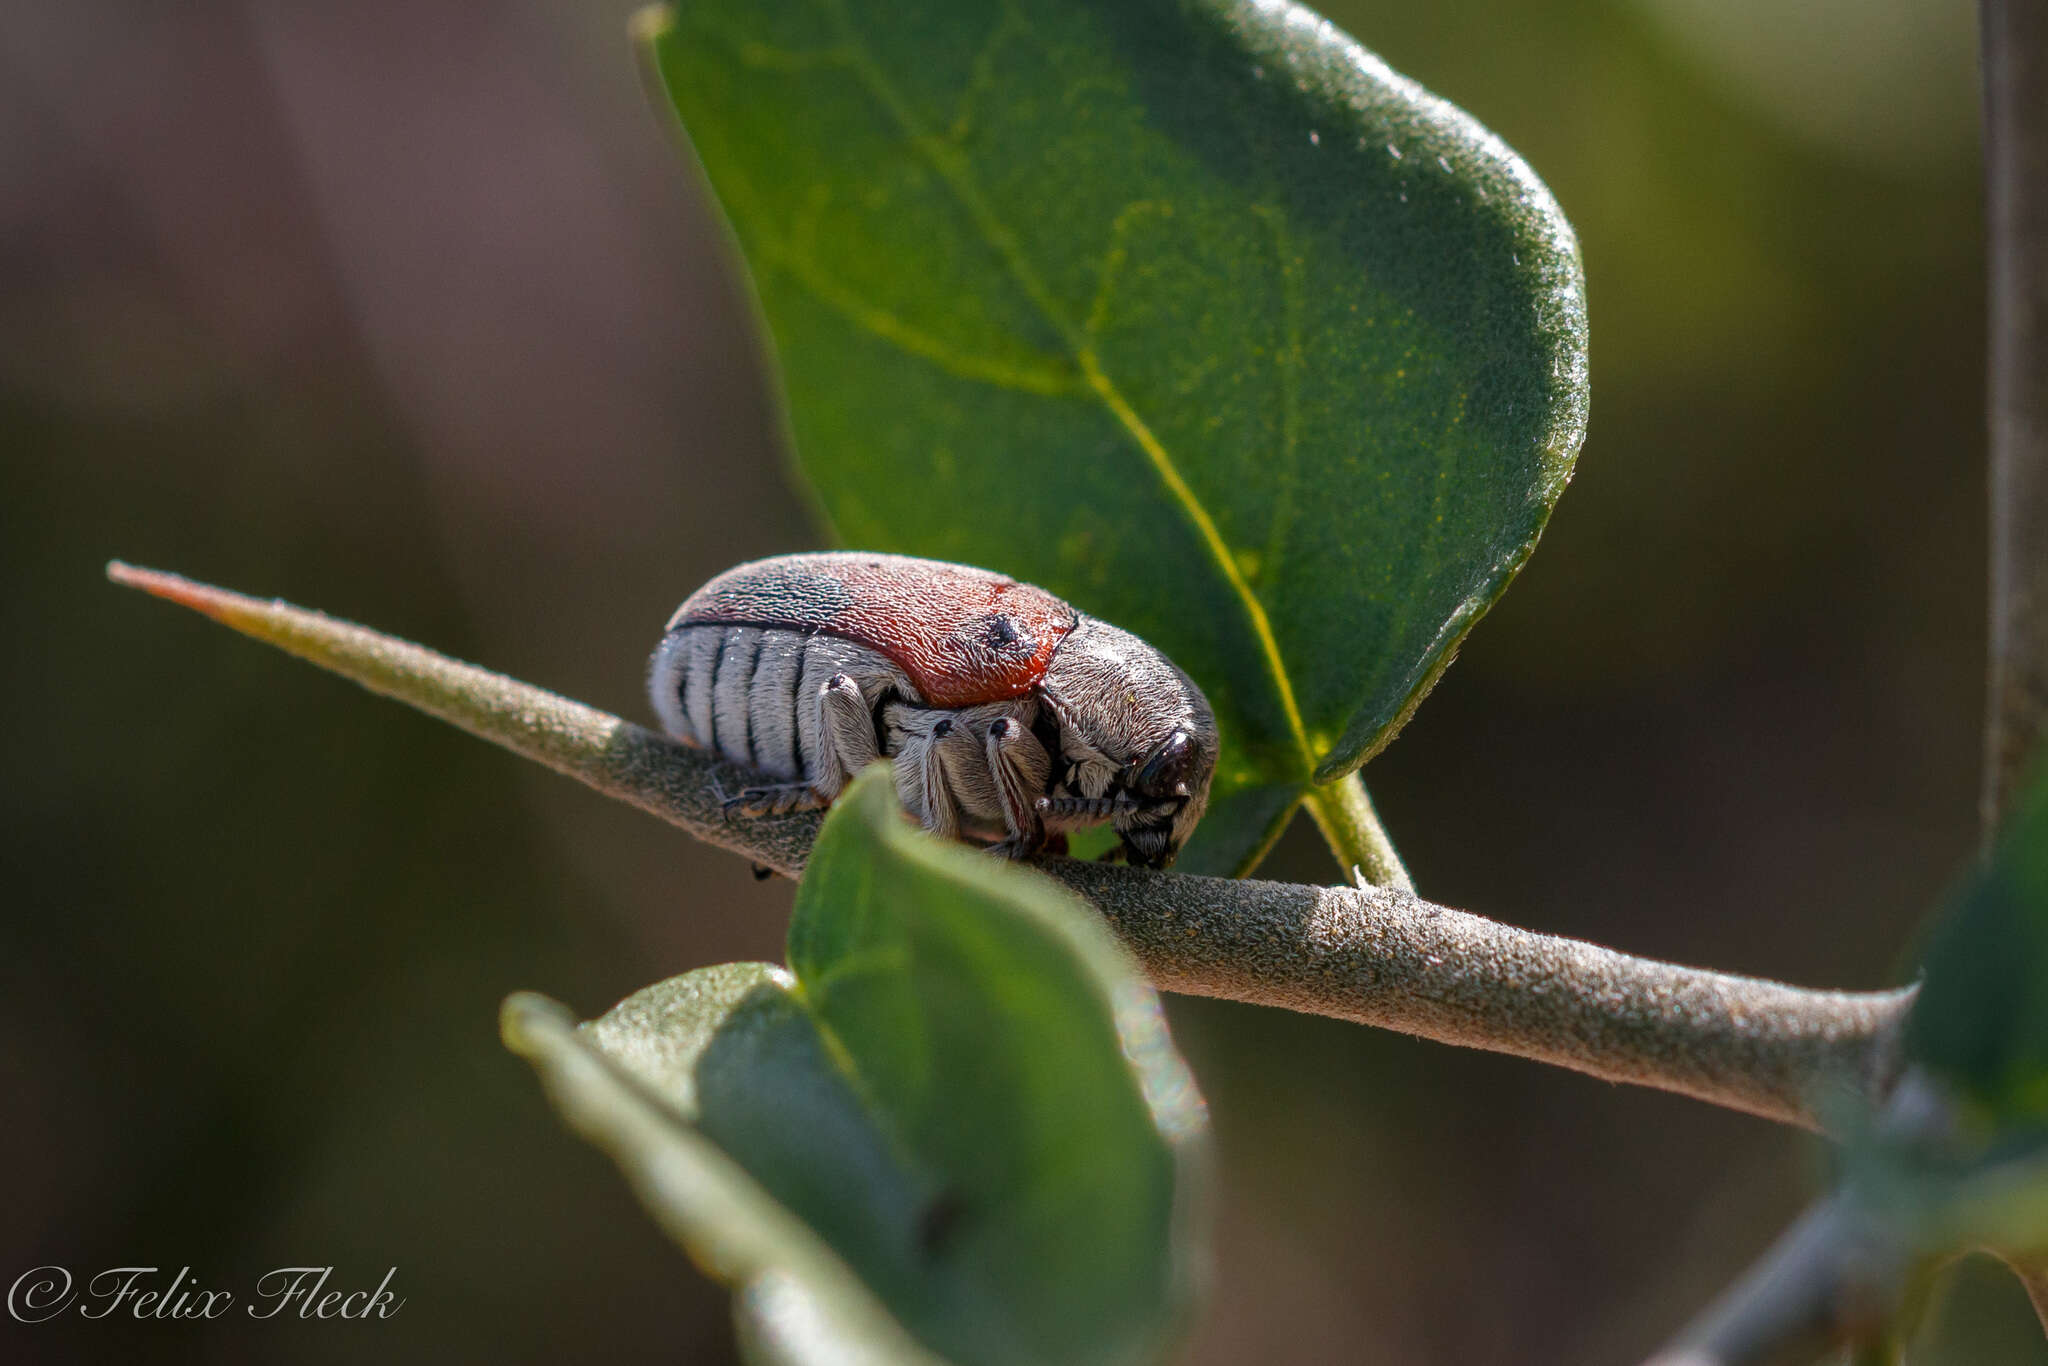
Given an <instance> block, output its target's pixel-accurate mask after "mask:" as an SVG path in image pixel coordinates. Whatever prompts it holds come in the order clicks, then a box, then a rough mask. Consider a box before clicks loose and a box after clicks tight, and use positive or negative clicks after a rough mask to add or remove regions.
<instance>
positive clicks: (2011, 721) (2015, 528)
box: [1981, 0, 2048, 840]
mask: <svg viewBox="0 0 2048 1366" xmlns="http://www.w3.org/2000/svg"><path fill="white" fill-rule="evenodd" d="M1981 17H1982V29H1983V55H1984V189H1985V195H1984V197H1985V229H1986V251H1987V254H1988V257H1989V266H1990V271H1989V274H1990V279H1989V287H1990V296H1989V327H1990V334H1989V338H1988V342H1989V356H1988V359H1989V393H1988V401H1989V404H1988V413H1989V419H1990V422H1989V427H1990V431H1989V437H1990V446H1991V449H1990V456H1991V460H1990V470H1991V478H1990V494H1991V658H1990V688H1989V697H1988V699H1987V706H1986V715H1985V726H1984V735H1985V762H1984V794H1983V814H1984V827H1985V831H1986V836H1985V837H1986V839H1987V840H1988V839H1989V838H1990V832H1991V831H1992V830H1993V829H1994V828H1995V827H1996V826H1997V824H1998V820H1999V817H2000V816H2001V815H2002V814H2003V812H2004V811H2005V810H2006V808H2007V806H2008V804H2009V803H2010V801H2011V798H2012V796H2013V794H2014V793H2015V792H2016V791H2017V790H2018V788H2019V785H2020V783H2021V781H2022V780H2023V779H2024V778H2025V776H2026V775H2025V772H2024V769H2025V766H2026V764H2027V763H2028V762H2029V759H2030V757H2031V756H2032V755H2033V754H2034V753H2036V752H2037V751H2038V749H2039V748H2040V746H2041V744H2042V742H2043V740H2044V739H2048V5H2043V4H2041V3H2040V0H1984V3H1983V5H1982V9H1981Z"/></svg>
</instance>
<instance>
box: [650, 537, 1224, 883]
mask: <svg viewBox="0 0 2048 1366" xmlns="http://www.w3.org/2000/svg"><path fill="white" fill-rule="evenodd" d="M648 693H649V695H650V696H651V697H652V698H653V701H654V710H655V712H656V713H657V714H658V715H659V716H660V717H661V721H662V725H663V727H664V728H665V729H666V730H667V731H668V733H669V734H670V735H672V736H674V737H675V738H676V739H678V740H682V741H684V742H685V743H687V744H691V745H696V746H698V747H700V748H703V749H708V750H712V751H714V752H716V753H718V754H720V755H722V756H724V757H725V758H727V759H729V760H731V761H732V762H733V763H736V764H744V765H746V766H748V767H750V768H755V769H759V770H761V771H762V772H764V773H766V774H768V775H769V776H770V777H773V778H775V779H777V780H778V781H777V782H776V783H774V784H773V785H770V786H764V787H754V788H748V789H747V790H745V791H744V792H741V793H740V794H739V795H738V796H736V797H733V798H732V799H730V801H729V802H728V803H727V805H728V807H737V808H740V809H744V810H746V811H749V812H753V813H756V814H776V813H780V812H785V811H796V810H803V809H811V808H816V807H820V806H826V805H829V804H830V803H831V801H832V800H833V799H834V798H835V797H837V796H838V795H839V792H840V790H841V789H842V788H844V787H845V786H846V784H847V783H849V782H851V781H852V780H853V776H854V775H855V774H856V773H858V772H860V770H861V769H862V768H864V767H865V766H867V765H868V764H870V763H872V762H874V761H875V760H876V759H879V758H885V757H886V758H887V759H889V760H890V764H891V767H892V768H893V770H894V772H895V777H896V790H897V793H898V794H899V795H900V796H901V797H902V799H903V804H904V806H905V807H906V808H907V809H908V810H909V811H910V812H911V814H912V815H914V816H916V817H917V818H918V819H919V820H920V821H922V822H923V824H924V826H925V828H926V829H927V830H930V831H932V832H934V833H935V834H940V835H945V836H950V837H954V838H962V839H968V840H972V841H975V842H977V843H985V844H990V845H992V846H993V847H994V849H995V850H996V851H997V852H998V853H1001V854H1004V855H1007V856H1008V857H1011V858H1028V857H1030V856H1031V855H1032V854H1035V853H1037V852H1039V851H1040V850H1041V849H1045V848H1048V847H1050V848H1052V849H1054V850H1056V851H1057V850H1060V849H1062V848H1063V847H1064V845H1065V832H1066V831H1068V830H1071V829H1076V828H1079V827H1081V826H1088V825H1099V824H1101V823H1103V822H1105V821H1107V822H1109V823H1110V824H1111V825H1113V826H1114V828H1115V830H1116V833H1117V836H1118V838H1119V841H1120V846H1119V848H1117V849H1113V850H1111V855H1112V856H1115V855H1121V856H1123V857H1126V858H1128V859H1129V860H1130V861H1131V862H1132V863H1136V864H1141V865H1143V866H1146V867H1151V868H1163V867H1165V866H1166V865H1167V864H1169V863H1171V862H1173V858H1174V855H1175V854H1177V853H1179V852H1180V847H1181V845H1182V844H1184V843H1185V842H1186V841H1187V838H1188V833H1189V832H1190V831H1192V830H1193V829H1194V828H1195V822H1197V821H1199V820H1200V819H1201V817H1202V811H1203V809H1204V808H1205V807H1207V805H1208V803H1209V781H1210V778H1211V777H1212V776H1213V775H1214V773H1215V770H1216V753H1217V736H1216V718H1215V714H1214V713H1213V712H1212V711H1210V709H1209V702H1208V699H1206V698H1205V697H1203V696H1202V690H1201V689H1200V688H1198V687H1196V686H1195V684H1194V682H1193V681H1192V680H1191V679H1189V677H1188V676H1187V675H1186V674H1184V673H1182V672H1181V671H1180V670H1179V669H1178V668H1176V667H1174V664H1173V662H1172V661H1171V660H1169V659H1167V657H1166V656H1165V655H1163V654H1161V653H1160V652H1159V651H1158V650H1155V649H1153V648H1152V647H1151V646H1150V645H1147V644H1146V643H1145V642H1144V641H1142V640H1140V639H1138V638H1137V637H1136V636H1134V635H1132V634H1131V633H1130V632H1128V631H1124V630H1119V629H1118V628H1117V627H1114V626H1111V625H1110V624H1109V623H1108V622H1106V621H1102V620H1099V619H1098V618H1095V617H1091V616H1088V615H1087V614H1085V613H1082V612H1077V611H1075V610H1074V609H1073V608H1072V607H1070V606H1068V605H1067V604H1066V603H1065V602H1062V601H1061V600H1060V599H1058V598H1056V597H1054V596H1053V595H1052V594H1050V593H1048V592H1046V591H1045V590H1044V589H1042V588H1034V587H1032V586H1031V585H1030V584H1027V583H1019V582H1017V581H1016V580H1015V579H1011V578H1006V577H1004V576H1003V575H1001V574H993V573H990V572H989V571H988V570H985V569H974V568H970V567H969V566H967V565H959V564H947V563H945V562H943V561H939V560H919V559H912V558H910V557H908V556H903V555H881V554H869V553H862V552H852V551H843V552H822V553H817V554H809V555H782V556H777V557H776V558H773V559H767V560H756V561H754V562H752V563H750V564H743V565H740V566H739V567H738V568H736V569H730V570H727V571H726V572H725V573H723V574H720V575H719V576H718V577H717V578H715V579H713V580H712V581H711V582H710V583H707V584H705V585H704V586H703V587H702V588H700V589H698V590H697V591H696V592H695V593H693V594H691V595H690V597H689V599H688V600H687V601H685V602H684V603H683V605H682V606H681V607H679V608H677V609H676V613H675V615H674V616H673V617H672V618H670V619H669V623H668V630H667V632H666V634H664V635H663V637H662V640H661V644H660V646H659V647H657V648H656V650H655V652H654V659H653V661H652V663H651V665H650V666H649V669H648Z"/></svg>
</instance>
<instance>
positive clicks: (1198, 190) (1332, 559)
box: [642, 0, 1586, 870]
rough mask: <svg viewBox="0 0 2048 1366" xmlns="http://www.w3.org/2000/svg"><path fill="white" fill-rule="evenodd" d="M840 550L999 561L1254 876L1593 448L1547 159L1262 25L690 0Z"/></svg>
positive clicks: (1200, 9) (1144, 13) (1414, 686)
mask: <svg viewBox="0 0 2048 1366" xmlns="http://www.w3.org/2000/svg"><path fill="white" fill-rule="evenodd" d="M642 29H643V33H644V34H645V36H646V37H647V38H648V39H649V41H650V43H651V47H652V51H653V56H654V64H655V67H656V70H657V71H658V73H659V76H660V79H661V81H662V83H663V85H664V86H665V88H666V90H667V93H668V95H669V96H670V97H671V99H672V100H673V102H674V105H675V107H676V109H677V110H678V111H679V112H680V113H681V115H682V120H683V123H684V125H685V127H686V129H687V132H688V134H689V137H690V140H691V142H692V143H693V144H694V146H695V148H696V150H697V153H698V155H699V157H700V158H701V161H702V164H703V167H704V169H705V170H706V172H707V173H708V175H709V178H710V181H711V184H712V186H713V188H714V190H715V191H716V193H717V195H718V197H719V199H720V201H721V202H722V203H723V205H724V207H725V210H726V213H727V215H728V217H729V219H730V221H731V223H732V226H733V229H734V231H735V233H736V235H737V237H738V240H739V244H740V246H741V248H742V249H743V251H744V253H745V256H746V259H747V261H748V262H749V264H750V265H751V267H752V277H753V283H754V287H755V290H756V292H757V294H758V297H759V300H760V304H761V306H762V309H763V311H764V312H765V314H766V318H767V322H768V324H769V326H770V329H771V331H772V334H773V338H774V343H775V348H776V351H777V353H778V355H779V359H780V363H781V369H782V377H783V380H784V383H785V385H786V388H787V395H788V421H789V425H790V428H791V430H792V433H793V435H794V439H795V445H796V449H797V452H798V455H799V457H800V460H801V464H802V467H803V470H804V472H805V473H806V474H807V475H808V476H809V478H810V481H811V483H812V486H813V487H814V488H815V490H816V492H817V496H818V498H819V500H820V502H821V503H822V504H823V507H824V510H825V511H826V512H827V513H828V515H829V516H830V518H831V520H832V522H833V524H834V526H835V527H836V529H837V531H838V533H839V535H840V536H841V537H842V538H843V539H844V540H845V541H846V542H847V543H849V544H853V545H857V546H862V547H869V548H875V549H888V550H899V551H905V552H909V553H913V554H921V555H930V556H937V557H942V558H948V559H958V560H965V561H970V562H973V563H978V564H983V565H987V566H990V567H992V568H996V569H1001V570H1004V571H1007V572H1009V573H1013V574H1015V575H1017V576H1019V577H1021V578H1026V579H1030V580H1032V581H1035V582H1038V583H1041V584H1043V585H1045V586H1046V587H1048V588H1051V589H1053V590H1054V591H1056V592H1059V593H1061V594H1063V595H1065V596H1066V597H1068V598H1069V599H1070V600H1072V601H1073V602H1074V603H1075V604H1076V605H1078V606H1080V607H1081V608H1082V609H1083V610H1086V611H1090V612H1093V613H1096V614H1097V615H1099V616H1103V617H1105V618H1107V619H1109V620H1111V621H1114V622H1116V623H1117V624H1119V625H1122V626H1125V627H1128V628H1129V629H1131V630H1134V631H1136V632H1138V633H1139V634H1140V635H1143V636H1145V637H1146V638H1147V639H1149V640H1151V641H1152V642H1153V643H1154V644H1156V645H1158V646H1160V647H1161V648H1162V649H1164V650H1166V651H1167V653H1168V654H1170V655H1172V656H1173V658H1174V659H1175V660H1176V661H1177V662H1179V663H1180V664H1181V665H1182V666H1183V667H1184V668H1186V669H1187V670H1188V671H1189V672H1190V673H1191V674H1192V675H1193V676H1194V677H1195V678H1196V679H1197V680H1198V681H1199V682H1200V683H1201V684H1202V686H1203V687H1204V688H1205V689H1206V690H1207V691H1208V692H1209V695H1210V697H1211V699H1212V701H1214V703H1215V704H1216V708H1217V712H1218V718H1219V721H1220V722H1221V725H1222V728H1223V733H1224V744H1225V749H1224V757H1223V761H1222V766H1221V769H1220V771H1219V775H1218V778H1219V781H1218V785H1217V797H1218V801H1217V803H1216V807H1215V809H1214V810H1213V812H1212V814H1211V815H1210V817H1209V818H1208V820H1207V822H1206V823H1205V825H1204V827H1203V830H1202V832H1201V833H1200V834H1198V835H1197V837H1196V840H1195V842H1194V844H1193V845H1191V846H1190V852H1189V855H1188V857H1189V859H1190V861H1191V863H1192V864H1193V865H1194V866H1196V867H1198V868H1204V869H1212V870H1231V869H1236V868H1241V867H1244V866H1248V864H1249V863H1250V862H1251V861H1252V860H1254V859H1255V858H1256V857H1257V854H1258V852H1259V850H1260V849H1262V848H1263V846H1264V844H1265V843H1266V841H1267V840H1268V839H1269V838H1270V836H1271V835H1272V834H1273V833H1274V832H1275V831H1276V830H1277V827H1278V824H1279V822H1280V820H1281V818H1282V817H1283V816H1284V815H1285V814H1286V812H1288V811H1289V810H1291V809H1292V807H1293V805H1294V803H1295V802H1296V801H1297V800H1298V799H1299V798H1300V797H1301V796H1302V795H1303V794H1304V792H1306V791H1308V790H1309V789H1310V784H1311V782H1312V780H1313V781H1320V782H1328V781H1330V780H1332V779H1335V778H1338V777H1341V776H1342V775H1344V774H1346V773H1348V772H1350V771H1351V770H1352V769H1353V768H1355V767H1356V766H1357V765H1359V764H1360V763H1362V762H1363V761H1364V760H1365V759H1366V758H1367V757H1368V756H1370V755H1371V754H1372V753H1373V752H1375V751H1376V750H1377V749H1378V748H1379V747H1380V746H1381V745H1383V744H1385V743H1386V741H1387V740H1388V739H1389V738H1390V737H1391V735H1392V734H1393V732H1394V731H1395V730H1396V729H1397V728H1398V727H1399V725H1400V724H1401V722H1402V721H1403V720H1405V718H1406V716H1407V714H1408V712H1409V711H1410V709H1412V707H1413V706H1414V705H1415V703H1416V702H1417V701H1418V700H1419V699H1420V697H1421V695H1422V694H1423V693H1424V692H1425V691H1427V689H1428V687H1429V686H1430V684H1431V683H1432V682H1433V681H1434V680H1435V678H1436V676H1437V674H1438V673H1439V672H1440V671H1441V670H1442V669H1443V667H1444V666H1445V664H1446V663H1447V662H1448V661H1449V659H1450V656H1451V654H1452V652H1453V650H1454V649H1455V647H1456V645H1457V643H1458V641H1459V639H1460V638H1461V637H1462V636H1463V635H1464V633H1465V631H1466V630H1467V629H1468V628H1469V627H1470V626H1471V624H1472V623H1473V621H1474V620H1475V619H1477V617H1478V616H1479V615H1480V614H1481V613H1482V612H1484V611H1485V610H1486V608H1487V606H1488V605H1489V604H1491V603H1492V602H1493V600H1494V599H1495V598H1496V597H1497V596H1498V595H1499V594H1500V592H1501V590H1502V589H1503V588H1504V587H1505V585H1506V583H1507V581H1508V579H1509V578H1510V577H1511V576H1512V575H1513V573H1514V572H1515V570H1516V569H1517V568H1518V567H1519V566H1520V565H1521V563H1522V561H1523V560H1524V558H1525V557H1526V556H1527V555H1528V553H1529V551H1530V549H1531V548H1532V546H1533V545H1534V543H1535V540H1536V536H1537V534H1538V532H1539V531H1540V530H1541V529H1542V527H1543V523H1544V520H1545V518H1546V517H1547V516H1548V514H1549V510H1550V508H1551V505H1552V504H1553V503H1554V502H1555V500H1556V498H1557V496H1558V493H1559V492H1560V491H1561V489H1562V488H1563V486H1564V483H1565V480H1566V479H1567V477H1568V476H1569V474H1570V471H1571V464H1572V459H1573V456H1574V454H1575V452H1576V451H1577V449H1578V445H1579V441H1580V439H1581V437H1582V435H1583V432H1584V426H1585V412H1586V390H1585V383H1586V380H1585V375H1586V362H1585V344H1586V324H1585V312H1584V304H1583V288H1582V281H1581V276H1580V270H1579V264H1578V254H1577V246H1576V243H1575V241H1574V239H1573V237H1572V233H1571V230H1570V229H1569V227H1568V226H1567V225H1566V224H1565V222H1564V220H1563V218H1562V216H1561V215H1560V214H1559V212H1558V210H1557V207H1556V205H1555V204H1554V203H1553V202H1552V200H1551V198H1550V196H1549V194H1548V193H1547V192H1546V191H1545V190H1544V188H1543V186H1542V185H1541V184H1540V183H1539V182H1538V181H1537V179H1536V177H1535V176H1534V175H1533V174H1532V173H1531V172H1530V170H1529V169H1528V167H1527V166H1525V165H1524V164H1522V162H1520V161H1519V160H1517V159H1516V158H1515V157H1514V155H1513V154H1512V153H1511V152H1509V151H1508V149H1507V148H1506V147H1504V146H1503V145H1502V144H1501V143H1500V142H1499V140H1498V139H1496V138H1494V137H1493V136H1492V135H1491V134H1489V133H1487V132H1486V131H1485V130H1484V129H1483V128H1481V127H1479V126H1478V125H1477V124H1476V123H1474V122H1473V121H1472V120H1471V119H1470V118H1469V117H1468V116H1466V115H1465V114H1464V113H1462V112H1461V111H1459V110H1457V109H1455V108H1452V107H1451V106H1450V105H1448V104H1445V103H1444V102H1443V101H1441V100H1439V99H1436V98H1435V97H1433V96H1431V95H1430V94H1428V93H1427V92H1426V91H1424V90H1422V89H1421V88H1420V87H1418V86H1416V85H1414V84H1413V83H1411V82H1409V81H1407V80H1404V79H1403V78H1401V77H1399V76H1397V75H1395V74H1394V73H1393V72H1392V71H1390V70H1388V69H1387V68H1386V66H1384V65H1383V64H1382V63H1381V62H1380V61H1379V60H1378V59H1377V58H1375V57H1373V56H1372V55H1371V54H1369V53H1367V52H1365V51H1364V50H1363V49H1361V48H1359V47H1358V46H1357V45H1356V44H1355V43H1353V42H1352V41H1351V40H1350V39H1349V38H1347V37H1345V36H1344V35H1343V34H1341V33H1339V32H1338V31H1337V30H1335V29H1334V28H1332V27H1331V26H1330V25H1329V24H1327V23H1326V22H1324V21H1322V20H1320V19H1319V18H1317V17H1316V16H1315V15H1314V14H1312V13H1310V12H1309V11H1307V10H1304V9H1301V8H1299V7H1296V6H1293V5H1289V4H1285V3H1249V2H1248V0H1034V2H1033V3H998V4H993V5H986V6H984V5H964V4H959V3H956V2H955V0H889V2H888V3H883V2H882V0H685V3H682V4H679V5H677V6H676V7H675V8H674V9H673V10H672V11H662V12H659V13H656V14H653V15H651V16H650V17H649V18H648V19H647V20H646V21H645V22H644V23H643V26H642Z"/></svg>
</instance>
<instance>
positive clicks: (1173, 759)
mask: <svg viewBox="0 0 2048 1366" xmlns="http://www.w3.org/2000/svg"><path fill="white" fill-rule="evenodd" d="M1195 760H1196V752H1195V742H1194V740H1193V739H1192V738H1190V737H1189V735H1188V733H1187V732H1186V731H1184V730H1176V731H1174V733H1173V734H1171V735H1169V736H1167V737H1166V738H1165V739H1164V740H1162V741H1160V742H1159V746H1158V748H1156V749H1154V750H1153V751H1152V752H1151V753H1150V754H1148V755H1146V756H1145V762H1144V763H1143V764H1142V765H1141V766H1140V767H1139V769H1138V772H1137V775H1136V776H1135V777H1133V778H1132V779H1131V786H1132V787H1135V788H1137V789H1138V791H1140V792H1142V793H1144V794H1145V795H1146V796H1148V797H1152V798H1155V799H1163V798H1166V797H1185V796H1187V795H1188V780H1189V779H1190V778H1191V777H1192V776H1193V770H1194V766H1195Z"/></svg>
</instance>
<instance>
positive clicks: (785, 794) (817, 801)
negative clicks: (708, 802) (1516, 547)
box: [718, 783, 826, 816]
mask: <svg viewBox="0 0 2048 1366" xmlns="http://www.w3.org/2000/svg"><path fill="white" fill-rule="evenodd" d="M718 796H719V803H720V805H721V806H722V807H723V808H724V810H725V814H726V815H728V816H730V815H731V814H732V813H733V812H735V811H737V812H739V813H740V814H741V815H743V816H786V815H788V814H789V813H790V812H792V811H815V810H817V809H818V808H819V807H821V806H824V805H825V804H826V799H825V798H824V797H821V796H819V795H818V790H817V789H816V788H815V787H813V786H811V784H809V783H770V784H768V785H767V786H765V787H745V788H741V789H740V790H739V791H738V792H737V793H735V794H734V795H733V796H730V797H728V796H726V795H725V794H724V793H722V792H721V793H719V794H718Z"/></svg>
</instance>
